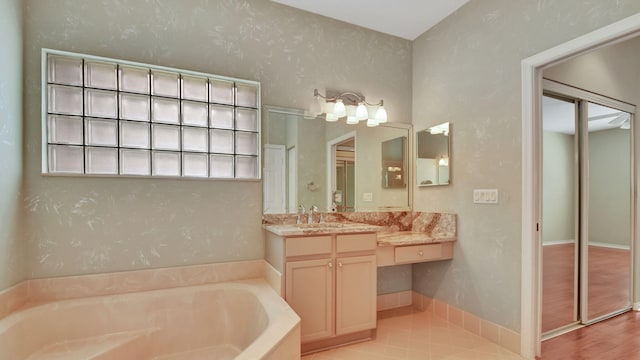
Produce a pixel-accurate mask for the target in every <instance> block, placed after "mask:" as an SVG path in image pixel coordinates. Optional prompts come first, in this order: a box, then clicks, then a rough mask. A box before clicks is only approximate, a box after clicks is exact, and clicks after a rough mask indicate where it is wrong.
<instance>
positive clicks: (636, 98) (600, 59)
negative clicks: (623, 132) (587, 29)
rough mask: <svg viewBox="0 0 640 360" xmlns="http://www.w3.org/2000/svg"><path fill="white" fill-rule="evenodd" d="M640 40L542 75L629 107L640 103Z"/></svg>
mask: <svg viewBox="0 0 640 360" xmlns="http://www.w3.org/2000/svg"><path fill="white" fill-rule="evenodd" d="M639 62H640V37H636V38H633V39H629V40H626V41H623V42H621V43H619V44H615V45H611V46H607V47H604V48H602V49H598V50H596V51H593V52H591V53H588V54H584V55H581V56H578V57H576V58H573V59H571V60H567V61H565V62H562V63H560V64H558V65H555V66H552V67H550V68H548V69H545V70H544V73H543V76H544V77H545V78H547V79H551V80H555V81H557V82H561V83H563V84H567V85H571V86H574V87H577V88H580V89H585V90H588V91H591V92H594V93H597V94H601V95H605V96H608V97H611V98H613V99H617V100H620V101H625V102H628V103H630V104H640V66H638V63H639Z"/></svg>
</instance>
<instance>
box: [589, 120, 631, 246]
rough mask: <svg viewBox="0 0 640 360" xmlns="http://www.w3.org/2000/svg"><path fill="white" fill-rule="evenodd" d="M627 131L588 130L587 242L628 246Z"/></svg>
mask: <svg viewBox="0 0 640 360" xmlns="http://www.w3.org/2000/svg"><path fill="white" fill-rule="evenodd" d="M630 164H631V131H630V130H624V129H611V130H602V131H594V132H590V133H589V242H596V243H605V244H606V243H609V244H613V245H614V246H615V245H620V246H623V247H629V246H630V245H631V244H630V241H629V239H630V238H631V234H630V231H631V227H630V225H631V224H630V220H631V182H630V179H631V166H630Z"/></svg>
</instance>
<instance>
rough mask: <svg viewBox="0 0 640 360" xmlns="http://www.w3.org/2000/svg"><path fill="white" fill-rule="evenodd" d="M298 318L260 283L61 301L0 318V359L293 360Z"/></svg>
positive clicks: (297, 344) (297, 342) (296, 352)
mask: <svg viewBox="0 0 640 360" xmlns="http://www.w3.org/2000/svg"><path fill="white" fill-rule="evenodd" d="M299 358H300V318H299V317H298V316H297V315H296V314H295V312H294V311H293V310H292V309H291V308H290V307H289V306H288V305H287V304H286V302H285V301H284V300H283V299H282V298H281V297H279V296H278V294H277V293H276V292H274V291H273V289H272V288H271V287H270V286H269V285H268V284H267V283H266V282H265V281H264V280H262V279H255V280H242V281H233V282H224V283H217V284H208V285H198V286H188V287H180V288H171V289H162V290H151V291H142V292H135V293H127V294H116V295H106V296H95V297H86V298H79V299H70V300H61V301H54V302H49V303H45V304H41V305H36V306H30V307H27V308H25V309H22V310H19V311H16V312H13V313H11V314H9V315H8V316H6V317H5V318H3V319H1V320H0V359H3V360H14V359H16V360H22V359H29V360H35V359H66V360H74V359H78V360H80V359H81V360H85V359H96V360H97V359H100V360H107V359H114V360H115V359H118V360H125V359H131V360H134V359H136V360H137V359H158V360H161V359H162V360H164V359H167V360H168V359H238V360H240V359H251V360H255V359H278V360H280V359H299Z"/></svg>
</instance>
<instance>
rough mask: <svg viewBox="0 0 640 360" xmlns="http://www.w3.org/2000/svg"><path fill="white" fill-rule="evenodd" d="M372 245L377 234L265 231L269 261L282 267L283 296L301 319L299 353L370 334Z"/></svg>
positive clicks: (373, 285) (373, 269)
mask: <svg viewBox="0 0 640 360" xmlns="http://www.w3.org/2000/svg"><path fill="white" fill-rule="evenodd" d="M376 246H377V239H376V234H375V233H356V234H330V235H316V236H292V237H288V236H287V237H281V236H277V235H274V234H268V239H267V261H269V262H270V263H271V264H272V265H273V266H274V267H275V268H276V269H277V268H278V265H280V266H281V268H282V270H283V271H282V272H283V275H284V280H283V293H284V298H285V300H286V301H287V303H288V304H289V306H291V308H292V309H293V310H294V311H295V312H296V313H297V314H298V315H299V316H300V318H301V319H302V322H301V342H302V352H303V353H304V352H308V351H311V350H317V349H322V348H325V347H331V346H336V345H339V344H341V343H346V342H352V341H355V340H359V339H367V338H371V337H372V336H373V330H374V329H375V327H376V286H377V281H376V277H377V263H376V259H377V258H376ZM279 251H282V255H281V256H278V254H277V253H278V252H279ZM274 262H275V263H274ZM278 263H279V264H278Z"/></svg>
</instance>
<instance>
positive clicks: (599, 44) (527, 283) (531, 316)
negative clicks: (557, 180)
mask: <svg viewBox="0 0 640 360" xmlns="http://www.w3.org/2000/svg"><path fill="white" fill-rule="evenodd" d="M638 35H640V14H638V15H633V16H630V17H628V18H625V19H623V20H620V21H618V22H616V23H613V24H611V25H608V26H606V27H604V28H601V29H598V30H595V31H592V32H591V33H589V34H586V35H584V36H581V37H579V38H576V39H573V40H570V41H567V42H565V43H563V44H560V45H558V46H556V47H553V48H551V49H548V50H545V51H542V52H540V53H538V54H535V55H533V56H531V57H529V58H526V59H524V60H522V199H521V200H522V204H521V206H522V273H521V274H522V275H521V276H522V293H521V295H522V296H521V299H522V304H521V305H522V306H521V314H522V326H521V340H522V341H521V347H522V352H521V354H522V355H523V356H524V357H525V358H528V359H533V358H535V357H536V356H539V355H540V351H541V346H540V345H541V340H540V339H541V331H540V317H541V284H542V281H541V274H540V272H539V269H540V267H541V252H542V246H541V239H540V238H541V236H540V235H541V234H540V231H539V222H540V221H541V212H542V209H541V204H540V202H539V201H538V199H539V198H540V196H541V195H540V186H541V179H540V173H541V169H540V168H539V159H540V157H541V156H542V154H541V146H542V145H541V131H542V130H541V125H542V124H541V123H542V120H541V119H542V89H543V84H542V83H543V80H542V73H543V71H544V70H545V69H548V68H549V67H551V66H553V65H556V64H559V63H561V62H563V61H565V60H567V59H570V58H573V57H576V56H579V55H582V54H587V53H589V52H591V51H594V50H596V49H600V48H604V47H606V46H608V45H611V44H616V43H620V42H623V41H625V40H628V39H632V38H634V37H637V36H638ZM637 128H638V127H636V130H634V135H633V136H634V137H635V138H637V135H638V134H637V133H638V129H637ZM637 155H638V148H637V147H636V148H635V149H634V156H637ZM633 172H634V173H636V174H637V173H638V166H637V165H636V164H635V162H634V169H633ZM631 201H632V202H633V208H634V209H637V207H638V203H637V199H636V198H634V199H631ZM636 214H638V211H636ZM637 222H638V219H637V217H636V218H635V219H634V224H635V223H637ZM636 233H637V227H634V230H633V235H634V236H635V237H636V239H637V234H636ZM639 248H640V247H635V248H634V250H633V252H634V262H633V264H634V267H635V266H637V264H638V263H639V262H640V249H639ZM633 300H634V309H640V281H638V279H636V280H635V281H634V292H633Z"/></svg>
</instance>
